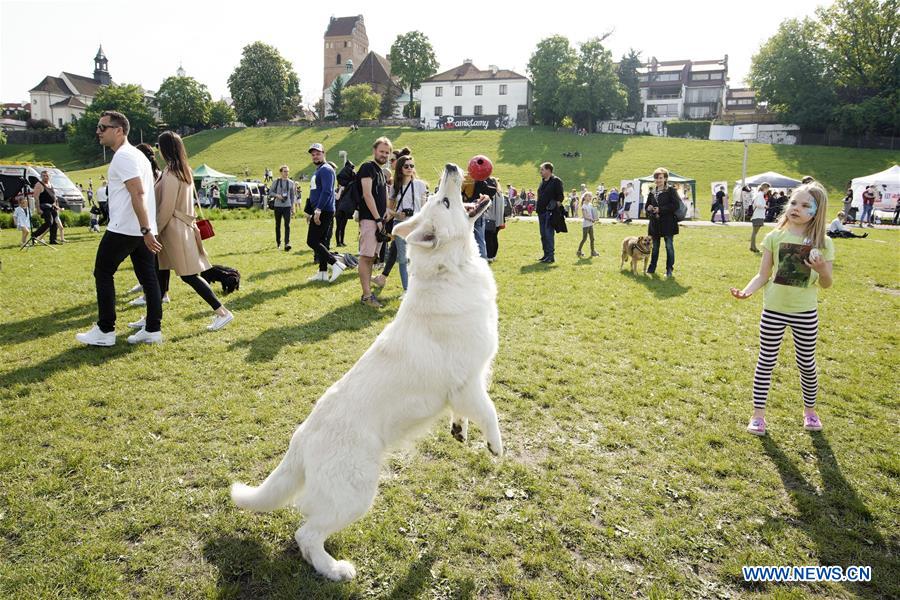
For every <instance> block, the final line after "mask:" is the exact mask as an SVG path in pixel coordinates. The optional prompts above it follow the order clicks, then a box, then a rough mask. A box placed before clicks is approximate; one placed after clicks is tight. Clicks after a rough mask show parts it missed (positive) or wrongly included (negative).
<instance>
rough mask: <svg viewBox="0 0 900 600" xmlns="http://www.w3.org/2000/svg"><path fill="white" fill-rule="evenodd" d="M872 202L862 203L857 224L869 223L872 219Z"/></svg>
mask: <svg viewBox="0 0 900 600" xmlns="http://www.w3.org/2000/svg"><path fill="white" fill-rule="evenodd" d="M874 208H875V205H874V204H863V211H862V216H861V217H860V218H859V224H860V225H862V224H863V223H869V222H871V221H873V219H872V217H873V216H874V214H875V213H874V210H873V209H874Z"/></svg>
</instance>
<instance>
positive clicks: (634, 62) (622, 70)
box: [616, 48, 642, 119]
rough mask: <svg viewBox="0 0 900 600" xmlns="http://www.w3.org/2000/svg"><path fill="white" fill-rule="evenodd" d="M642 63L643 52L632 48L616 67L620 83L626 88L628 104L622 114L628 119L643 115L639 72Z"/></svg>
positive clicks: (638, 117)
mask: <svg viewBox="0 0 900 600" xmlns="http://www.w3.org/2000/svg"><path fill="white" fill-rule="evenodd" d="M641 64H642V63H641V53H640V52H637V51H636V50H634V49H633V48H632V49H629V50H628V54H623V55H622V60H620V61H619V66H618V68H617V69H616V74H617V75H618V77H619V83H620V84H621V85H622V87H623V88H625V94H626V105H625V110H624V112H623V113H622V116H623V117H625V118H627V119H640V118H641V116H642V114H641V113H642V108H641V85H640V81H639V80H638V73H637V70H638V68H640V66H641Z"/></svg>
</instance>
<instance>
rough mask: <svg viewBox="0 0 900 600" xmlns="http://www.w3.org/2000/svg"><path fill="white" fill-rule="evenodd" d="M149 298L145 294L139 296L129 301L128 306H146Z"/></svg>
mask: <svg viewBox="0 0 900 600" xmlns="http://www.w3.org/2000/svg"><path fill="white" fill-rule="evenodd" d="M146 305H147V300H146V298H144V297H143V296H138V297H137V298H135V299H134V300H132V301H131V302H129V303H128V306H146Z"/></svg>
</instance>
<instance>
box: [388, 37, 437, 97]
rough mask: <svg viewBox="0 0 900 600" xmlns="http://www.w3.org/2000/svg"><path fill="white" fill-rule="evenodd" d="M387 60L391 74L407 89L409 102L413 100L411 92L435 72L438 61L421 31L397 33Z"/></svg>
mask: <svg viewBox="0 0 900 600" xmlns="http://www.w3.org/2000/svg"><path fill="white" fill-rule="evenodd" d="M388 60H389V61H390V63H391V75H394V76H395V77H398V78H399V79H400V83H401V84H402V85H403V88H404V89H409V101H410V102H412V101H413V92H414V91H415V90H417V89H419V88H420V87H421V86H422V82H423V81H425V79H427V78H428V77H431V76H432V75H434V74H435V73H437V68H438V61H437V59H436V58H435V56H434V48H432V47H431V42H430V41H429V40H428V38H427V37H426V36H425V34H424V33H422V32H421V31H410V32H409V33H404V34H403V35H398V36H397V39H396V40H394V44H393V45H392V46H391V51H390V54H388Z"/></svg>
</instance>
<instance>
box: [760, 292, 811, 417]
mask: <svg viewBox="0 0 900 600" xmlns="http://www.w3.org/2000/svg"><path fill="white" fill-rule="evenodd" d="M788 327H790V328H791V336H792V337H793V338H794V351H795V356H796V360H797V367H798V368H799V369H800V387H801V389H802V390H803V405H804V406H806V407H808V408H812V407H813V406H815V405H816V396H817V395H818V392H819V379H818V375H817V374H816V342H817V341H818V337H819V314H818V312H817V311H815V310H813V311H807V312H802V313H792V314H788V313H780V312H775V311H771V310H765V309H764V310H763V312H762V317H760V320H759V358H758V359H757V361H756V370H755V371H754V373H753V407H754V408H765V407H766V399H767V398H768V396H769V389H770V388H771V387H772V371H774V370H775V363H776V362H777V361H778V351H779V350H780V349H781V340H782V339H784V331H785V329H786V328H788Z"/></svg>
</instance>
